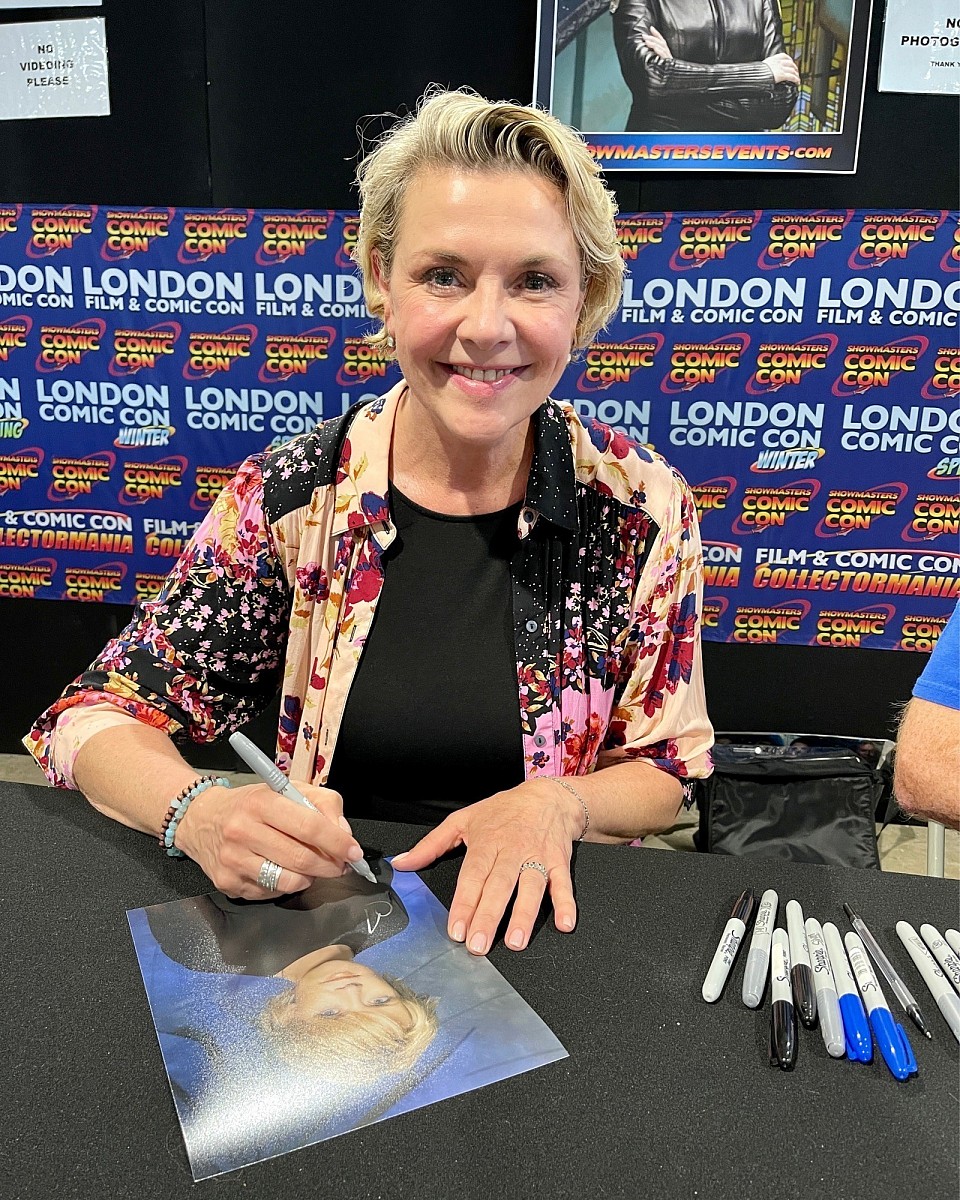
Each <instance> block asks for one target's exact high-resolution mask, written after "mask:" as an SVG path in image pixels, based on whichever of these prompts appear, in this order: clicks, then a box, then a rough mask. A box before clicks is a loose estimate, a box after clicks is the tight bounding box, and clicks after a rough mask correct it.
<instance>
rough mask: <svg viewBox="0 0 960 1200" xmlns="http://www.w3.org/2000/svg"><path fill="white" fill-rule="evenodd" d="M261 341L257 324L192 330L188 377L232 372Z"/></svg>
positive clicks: (185, 365) (185, 367) (188, 356)
mask: <svg viewBox="0 0 960 1200" xmlns="http://www.w3.org/2000/svg"><path fill="white" fill-rule="evenodd" d="M256 340H257V329H256V326H255V325H235V326H234V327H233V328H232V329H225V330H224V331H223V332H222V333H191V334H190V337H189V340H188V344H187V361H186V362H185V363H184V364H183V377H184V379H190V380H195V379H209V378H210V376H211V375H216V374H218V373H223V372H227V371H229V370H230V369H231V368H232V366H233V364H234V363H235V362H236V361H237V360H238V359H241V358H249V357H250V351H251V349H252V348H253V343H254V342H255V341H256Z"/></svg>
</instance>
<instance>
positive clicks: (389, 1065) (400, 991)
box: [260, 975, 439, 1080]
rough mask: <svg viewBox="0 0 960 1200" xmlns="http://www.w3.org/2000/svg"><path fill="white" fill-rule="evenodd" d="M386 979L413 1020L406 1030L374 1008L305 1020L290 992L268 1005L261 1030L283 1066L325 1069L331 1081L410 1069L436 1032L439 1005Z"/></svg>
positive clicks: (361, 1078)
mask: <svg viewBox="0 0 960 1200" xmlns="http://www.w3.org/2000/svg"><path fill="white" fill-rule="evenodd" d="M382 978H383V979H384V980H385V981H386V982H387V983H389V985H390V986H391V987H392V988H393V990H394V991H395V992H396V993H397V995H398V996H399V998H400V1009H401V1010H402V1012H403V1014H404V1016H405V1017H406V1018H407V1020H408V1021H409V1024H407V1026H406V1028H404V1027H403V1026H402V1025H401V1024H400V1023H399V1022H398V1021H396V1020H395V1019H394V1018H393V1017H389V1016H387V1014H386V1013H385V1012H382V1011H378V1010H377V1009H375V1008H374V1009H371V1010H370V1011H369V1012H347V1013H344V1014H343V1015H342V1016H339V1017H313V1018H308V1019H306V1020H303V1019H301V1018H299V1017H298V1016H297V1015H296V1010H295V1008H293V1007H291V1005H290V996H291V995H292V991H293V989H292V988H291V989H290V990H289V991H286V992H281V993H280V994H279V995H277V996H272V997H271V998H270V999H269V1000H268V1001H267V1003H266V1004H265V1005H264V1006H263V1009H262V1011H261V1013H260V1028H261V1029H262V1030H263V1032H264V1033H265V1034H266V1036H267V1039H268V1041H269V1042H270V1043H271V1045H272V1046H273V1048H274V1050H275V1051H276V1053H277V1055H278V1056H279V1057H280V1058H281V1059H282V1060H283V1061H284V1062H286V1063H289V1064H290V1065H292V1066H296V1067H307V1068H311V1069H313V1070H316V1071H321V1072H323V1074H325V1075H327V1076H329V1077H330V1078H331V1079H356V1080H375V1079H379V1078H381V1077H382V1076H384V1075H390V1074H393V1073H394V1072H398V1071H407V1070H409V1069H410V1068H411V1067H413V1066H415V1065H416V1063H417V1061H418V1059H419V1058H420V1056H421V1055H422V1054H423V1052H424V1051H425V1050H426V1049H427V1047H428V1046H429V1045H430V1043H431V1042H432V1041H433V1039H434V1037H435V1036H436V1034H437V1030H438V1028H439V1022H438V1020H437V1002H436V1000H434V999H433V998H432V997H429V996H419V995H417V993H416V992H414V991H413V990H412V989H411V988H409V987H407V985H406V984H405V983H403V982H401V981H400V980H399V979H393V978H391V977H390V976H387V975H384V976H382Z"/></svg>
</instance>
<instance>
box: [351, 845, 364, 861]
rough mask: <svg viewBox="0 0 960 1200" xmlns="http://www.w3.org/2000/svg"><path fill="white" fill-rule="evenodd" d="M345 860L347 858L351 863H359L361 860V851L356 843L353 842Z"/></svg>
mask: <svg viewBox="0 0 960 1200" xmlns="http://www.w3.org/2000/svg"><path fill="white" fill-rule="evenodd" d="M347 858H349V859H350V861H351V862H359V861H360V859H361V858H363V851H362V850H361V849H360V847H359V845H358V844H357V843H356V842H354V843H353V845H352V846H351V847H350V849H349V850H348V851H347Z"/></svg>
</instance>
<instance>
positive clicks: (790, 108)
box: [534, 0, 870, 174]
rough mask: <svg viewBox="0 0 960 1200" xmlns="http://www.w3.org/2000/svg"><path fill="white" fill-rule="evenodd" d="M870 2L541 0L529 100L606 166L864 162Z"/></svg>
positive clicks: (793, 167)
mask: <svg viewBox="0 0 960 1200" xmlns="http://www.w3.org/2000/svg"><path fill="white" fill-rule="evenodd" d="M869 37H870V0H781V2H780V3H778V0H690V2H689V3H686V4H684V5H682V6H680V7H678V6H675V5H671V4H669V3H665V2H664V0H539V14H538V30H537V48H536V61H535V65H534V96H535V99H536V102H537V103H538V104H539V105H541V106H542V107H544V108H547V109H549V110H550V112H552V113H553V114H554V115H555V116H557V117H559V118H560V120H562V121H564V122H566V123H567V124H568V125H572V126H573V127H574V128H575V129H578V130H580V132H581V133H582V134H583V135H584V137H585V138H586V140H587V142H588V143H589V145H590V148H591V150H592V151H593V153H594V155H595V156H596V157H597V159H598V161H599V162H600V164H601V166H602V167H603V168H604V170H606V171H638V170H643V171H650V170H658V171H683V170H696V171H800V172H807V173H810V172H815V173H821V174H823V173H832V174H852V173H853V172H854V171H856V168H857V150H858V144H859V139H860V116H861V111H862V108H863V90H864V83H865V67H866V56H867V47H868V44H869Z"/></svg>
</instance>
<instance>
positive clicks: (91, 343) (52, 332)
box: [36, 317, 107, 375]
mask: <svg viewBox="0 0 960 1200" xmlns="http://www.w3.org/2000/svg"><path fill="white" fill-rule="evenodd" d="M106 329H107V323H106V321H104V320H103V319H102V318H101V317H91V318H89V319H88V320H86V321H81V322H80V323H79V324H78V325H41V326H40V353H39V354H38V355H37V363H36V369H37V370H38V371H39V372H41V373H42V374H44V375H49V374H51V373H53V372H56V371H63V370H65V369H66V368H67V367H76V366H78V365H79V364H80V362H81V361H82V359H83V356H84V355H85V354H92V353H96V352H97V351H98V350H99V349H100V347H101V344H102V342H103V335H104V333H106Z"/></svg>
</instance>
